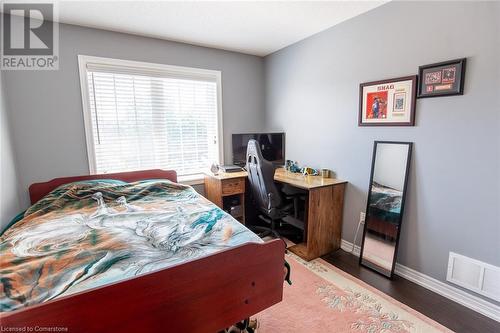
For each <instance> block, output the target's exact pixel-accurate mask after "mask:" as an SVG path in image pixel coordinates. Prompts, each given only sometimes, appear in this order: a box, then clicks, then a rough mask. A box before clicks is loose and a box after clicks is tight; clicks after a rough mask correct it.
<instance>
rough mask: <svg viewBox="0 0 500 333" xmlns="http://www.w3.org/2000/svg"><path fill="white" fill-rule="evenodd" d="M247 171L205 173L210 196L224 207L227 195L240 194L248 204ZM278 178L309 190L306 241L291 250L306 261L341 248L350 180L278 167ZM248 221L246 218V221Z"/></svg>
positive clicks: (206, 189)
mask: <svg viewBox="0 0 500 333" xmlns="http://www.w3.org/2000/svg"><path fill="white" fill-rule="evenodd" d="M247 177H248V174H247V173H246V172H245V171H242V172H235V173H219V174H218V175H214V174H212V173H210V172H207V173H206V174H205V195H206V197H207V198H208V199H209V200H210V201H212V202H213V203H215V204H217V205H218V206H219V207H222V202H223V197H224V196H228V195H235V194H237V195H239V196H240V200H241V202H242V204H243V205H244V197H245V196H244V194H245V181H246V178H247ZM274 180H275V181H277V182H280V183H284V184H288V185H291V186H294V187H298V188H301V189H304V190H306V191H307V194H308V195H307V199H306V200H307V204H306V221H305V223H306V228H305V231H306V237H307V239H306V242H304V243H300V244H296V245H293V246H291V247H289V248H288V249H289V250H290V251H292V252H293V253H295V254H297V255H298V256H300V257H301V258H303V259H305V260H312V259H315V258H318V257H320V256H322V255H325V254H327V253H330V252H332V251H334V250H337V249H339V248H340V240H341V233H342V214H343V207H344V191H345V186H346V184H347V182H346V181H343V180H340V179H335V178H322V177H321V176H304V175H302V174H297V173H291V172H288V171H286V170H285V169H283V168H279V169H277V170H276V172H275V174H274ZM242 222H243V223H244V220H243V221H242Z"/></svg>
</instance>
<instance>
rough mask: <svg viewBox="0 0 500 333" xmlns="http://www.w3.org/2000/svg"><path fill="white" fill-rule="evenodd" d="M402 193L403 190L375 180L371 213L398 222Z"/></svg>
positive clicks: (391, 221) (371, 197)
mask: <svg viewBox="0 0 500 333" xmlns="http://www.w3.org/2000/svg"><path fill="white" fill-rule="evenodd" d="M402 194H403V193H402V192H401V191H398V190H396V189H393V188H391V187H388V186H384V185H381V184H378V183H377V182H373V183H372V188H371V195H370V205H369V207H368V209H369V211H370V215H371V216H374V217H376V218H377V219H380V220H384V221H387V222H390V223H394V224H398V223H399V214H400V212H401V199H402Z"/></svg>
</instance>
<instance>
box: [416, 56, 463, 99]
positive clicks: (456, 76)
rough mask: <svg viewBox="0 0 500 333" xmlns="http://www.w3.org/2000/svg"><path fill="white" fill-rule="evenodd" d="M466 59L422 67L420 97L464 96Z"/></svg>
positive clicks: (419, 72)
mask: <svg viewBox="0 0 500 333" xmlns="http://www.w3.org/2000/svg"><path fill="white" fill-rule="evenodd" d="M465 63H466V58H463V59H456V60H451V61H445V62H439V63H436V64H430V65H425V66H420V67H419V68H418V75H419V76H420V84H419V85H418V97H419V98H423V97H438V96H451V95H463V94H464V80H465Z"/></svg>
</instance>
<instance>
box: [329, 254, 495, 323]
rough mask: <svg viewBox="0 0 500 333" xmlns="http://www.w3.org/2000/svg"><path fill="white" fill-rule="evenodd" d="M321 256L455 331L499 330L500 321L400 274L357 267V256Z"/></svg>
mask: <svg viewBox="0 0 500 333" xmlns="http://www.w3.org/2000/svg"><path fill="white" fill-rule="evenodd" d="M323 259H324V260H326V261H328V262H329V263H331V264H332V265H334V266H336V267H338V268H340V269H341V270H343V271H344V272H347V273H349V274H351V275H353V276H355V277H357V278H358V279H360V280H362V281H364V282H366V283H368V284H369V285H371V286H372V287H375V288H377V289H378V290H380V291H382V292H384V293H386V294H387V295H389V296H391V297H393V298H394V299H396V300H398V301H400V302H401V303H404V304H406V305H408V306H409V307H411V308H413V309H415V310H417V311H418V312H420V313H422V314H424V315H426V316H427V317H429V318H432V319H433V320H435V321H437V322H438V323H440V324H441V325H444V326H446V327H448V328H449V329H451V330H453V331H455V332H457V333H462V332H464V333H475V332H477V333H489V332H500V323H499V322H497V321H495V320H493V319H490V318H488V317H485V316H483V315H481V314H479V313H477V312H475V311H472V310H470V309H469V308H466V307H464V306H462V305H460V304H458V303H455V302H453V301H451V300H449V299H447V298H445V297H443V296H440V295H438V294H436V293H434V292H432V291H430V290H427V289H425V288H423V287H421V286H419V285H417V284H415V283H413V282H410V281H408V280H406V279H403V278H402V277H399V276H395V277H394V279H393V280H389V279H387V278H385V277H384V276H382V275H380V274H377V273H375V272H373V271H371V270H369V269H366V268H364V267H360V266H359V265H358V257H356V256H354V255H352V254H350V253H348V252H345V251H343V250H338V251H336V252H333V253H331V254H329V255H326V256H324V257H323Z"/></svg>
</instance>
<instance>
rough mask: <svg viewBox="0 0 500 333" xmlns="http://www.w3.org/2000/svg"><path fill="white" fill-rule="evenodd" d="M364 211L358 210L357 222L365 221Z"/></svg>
mask: <svg viewBox="0 0 500 333" xmlns="http://www.w3.org/2000/svg"><path fill="white" fill-rule="evenodd" d="M365 216H366V215H365V213H364V212H360V213H359V222H361V223H364V222H365Z"/></svg>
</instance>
